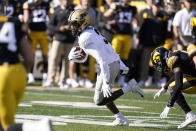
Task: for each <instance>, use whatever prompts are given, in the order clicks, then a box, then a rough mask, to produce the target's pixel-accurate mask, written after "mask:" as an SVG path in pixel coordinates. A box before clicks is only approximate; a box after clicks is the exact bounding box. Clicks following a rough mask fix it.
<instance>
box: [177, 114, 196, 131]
mask: <svg viewBox="0 0 196 131" xmlns="http://www.w3.org/2000/svg"><path fill="white" fill-rule="evenodd" d="M193 123H196V115H192V116H187V117H186V120H185V121H184V122H183V123H181V124H180V125H179V126H178V129H182V128H185V127H187V126H188V125H190V124H193Z"/></svg>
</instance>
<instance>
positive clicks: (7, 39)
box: [0, 22, 17, 52]
mask: <svg viewBox="0 0 196 131" xmlns="http://www.w3.org/2000/svg"><path fill="white" fill-rule="evenodd" d="M2 43H3V44H8V45H7V49H8V50H9V51H11V52H15V51H16V50H17V46H16V37H15V28H14V24H13V23H11V22H6V23H4V24H3V26H2V27H1V29H0V44H2Z"/></svg>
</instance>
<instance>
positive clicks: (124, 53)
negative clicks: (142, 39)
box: [104, 0, 139, 86]
mask: <svg viewBox="0 0 196 131" xmlns="http://www.w3.org/2000/svg"><path fill="white" fill-rule="evenodd" d="M129 2H130V1H129V0H120V1H119V3H117V2H116V3H113V4H111V5H110V8H109V9H108V10H107V11H105V12H104V17H106V18H107V17H111V16H113V17H114V18H113V20H112V21H113V23H112V28H113V30H114V32H115V33H114V36H113V39H112V42H111V44H112V47H113V48H114V51H115V53H117V54H120V58H121V59H122V61H123V62H124V63H125V64H128V62H127V60H128V56H129V52H130V50H131V44H132V35H133V29H132V28H133V27H132V21H133V19H136V20H137V22H139V21H138V15H137V8H136V7H135V6H131V5H129ZM110 23H111V22H110ZM124 79H125V76H121V78H120V80H119V86H123V85H124V81H125V80H124ZM121 81H122V82H121Z"/></svg>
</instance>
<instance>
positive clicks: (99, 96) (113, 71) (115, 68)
mask: <svg viewBox="0 0 196 131" xmlns="http://www.w3.org/2000/svg"><path fill="white" fill-rule="evenodd" d="M109 66H110V76H111V77H110V85H112V84H113V83H114V80H115V78H116V76H117V75H118V72H119V69H120V64H119V62H114V63H112V64H110V65H109ZM102 85H103V78H102V76H101V74H100V72H98V75H97V82H96V87H95V95H94V101H95V103H96V104H97V105H106V107H107V108H108V109H109V110H110V111H111V112H112V113H113V114H114V117H115V118H116V120H115V121H114V122H113V123H112V124H111V125H128V120H127V119H126V118H125V117H124V116H123V115H122V114H121V113H120V112H119V110H118V108H117V107H116V105H115V104H114V103H113V101H114V100H115V99H117V98H118V97H120V96H122V95H123V91H122V89H119V90H117V91H115V92H113V93H112V96H111V97H109V98H106V97H105V98H104V96H103V92H102V91H101V89H102Z"/></svg>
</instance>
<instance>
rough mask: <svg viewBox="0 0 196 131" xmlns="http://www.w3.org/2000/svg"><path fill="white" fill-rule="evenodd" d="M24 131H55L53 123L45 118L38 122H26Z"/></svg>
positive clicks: (23, 126)
mask: <svg viewBox="0 0 196 131" xmlns="http://www.w3.org/2000/svg"><path fill="white" fill-rule="evenodd" d="M22 130H23V131H53V129H52V122H51V120H49V119H48V118H44V119H42V120H40V121H38V122H28V121H27V122H24V123H23V125H22Z"/></svg>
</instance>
